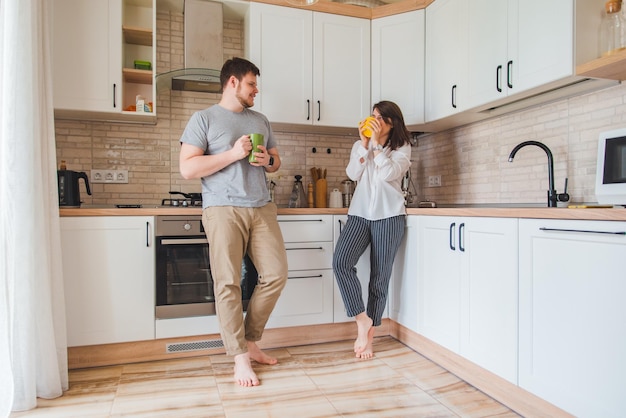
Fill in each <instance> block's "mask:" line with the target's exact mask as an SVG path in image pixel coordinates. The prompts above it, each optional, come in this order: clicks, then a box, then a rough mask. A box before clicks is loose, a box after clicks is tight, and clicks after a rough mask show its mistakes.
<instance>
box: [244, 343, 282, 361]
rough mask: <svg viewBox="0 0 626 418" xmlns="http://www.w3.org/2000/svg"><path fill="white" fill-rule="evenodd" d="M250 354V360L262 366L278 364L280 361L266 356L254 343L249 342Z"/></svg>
mask: <svg viewBox="0 0 626 418" xmlns="http://www.w3.org/2000/svg"><path fill="white" fill-rule="evenodd" d="M247 343H248V354H249V355H250V359H252V360H254V361H256V362H257V363H261V364H269V365H272V364H276V363H278V360H277V359H275V358H274V357H271V356H268V355H267V354H265V353H264V352H263V351H261V349H260V348H259V346H258V345H256V343H255V342H254V341H248V342H247Z"/></svg>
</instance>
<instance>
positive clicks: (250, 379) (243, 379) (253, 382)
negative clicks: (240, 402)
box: [234, 353, 260, 386]
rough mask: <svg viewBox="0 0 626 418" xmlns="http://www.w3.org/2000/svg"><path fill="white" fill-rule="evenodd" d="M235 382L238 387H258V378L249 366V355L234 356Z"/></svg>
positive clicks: (250, 365)
mask: <svg viewBox="0 0 626 418" xmlns="http://www.w3.org/2000/svg"><path fill="white" fill-rule="evenodd" d="M234 370H235V381H236V382H237V383H239V386H258V385H259V383H260V382H259V378H258V377H257V375H256V373H254V370H252V364H250V353H243V354H237V355H236V356H235V368H234Z"/></svg>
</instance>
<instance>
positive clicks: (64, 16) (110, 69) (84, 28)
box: [52, 0, 122, 113]
mask: <svg viewBox="0 0 626 418" xmlns="http://www.w3.org/2000/svg"><path fill="white" fill-rule="evenodd" d="M52 8H53V19H52V20H53V23H52V24H53V38H52V47H53V49H52V58H53V67H52V68H53V73H52V75H53V87H54V107H55V109H72V110H74V109H78V110H86V111H101V112H115V113H119V112H121V111H122V103H121V98H122V96H121V89H122V30H121V27H122V1H121V0H104V1H88V0H54V1H53V6H52Z"/></svg>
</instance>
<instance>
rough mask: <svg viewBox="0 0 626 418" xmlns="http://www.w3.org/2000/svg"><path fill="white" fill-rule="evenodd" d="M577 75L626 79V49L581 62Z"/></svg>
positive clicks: (577, 68)
mask: <svg viewBox="0 0 626 418" xmlns="http://www.w3.org/2000/svg"><path fill="white" fill-rule="evenodd" d="M576 75H579V76H583V77H591V78H604V79H608V80H618V81H623V80H626V50H622V51H619V52H617V53H615V54H611V55H608V56H606V57H601V58H597V59H595V60H593V61H589V62H586V63H584V64H581V65H579V66H577V67H576Z"/></svg>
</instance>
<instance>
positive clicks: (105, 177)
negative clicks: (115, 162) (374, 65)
mask: <svg viewBox="0 0 626 418" xmlns="http://www.w3.org/2000/svg"><path fill="white" fill-rule="evenodd" d="M90 181H91V183H118V184H119V183H128V170H91V179H90Z"/></svg>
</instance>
